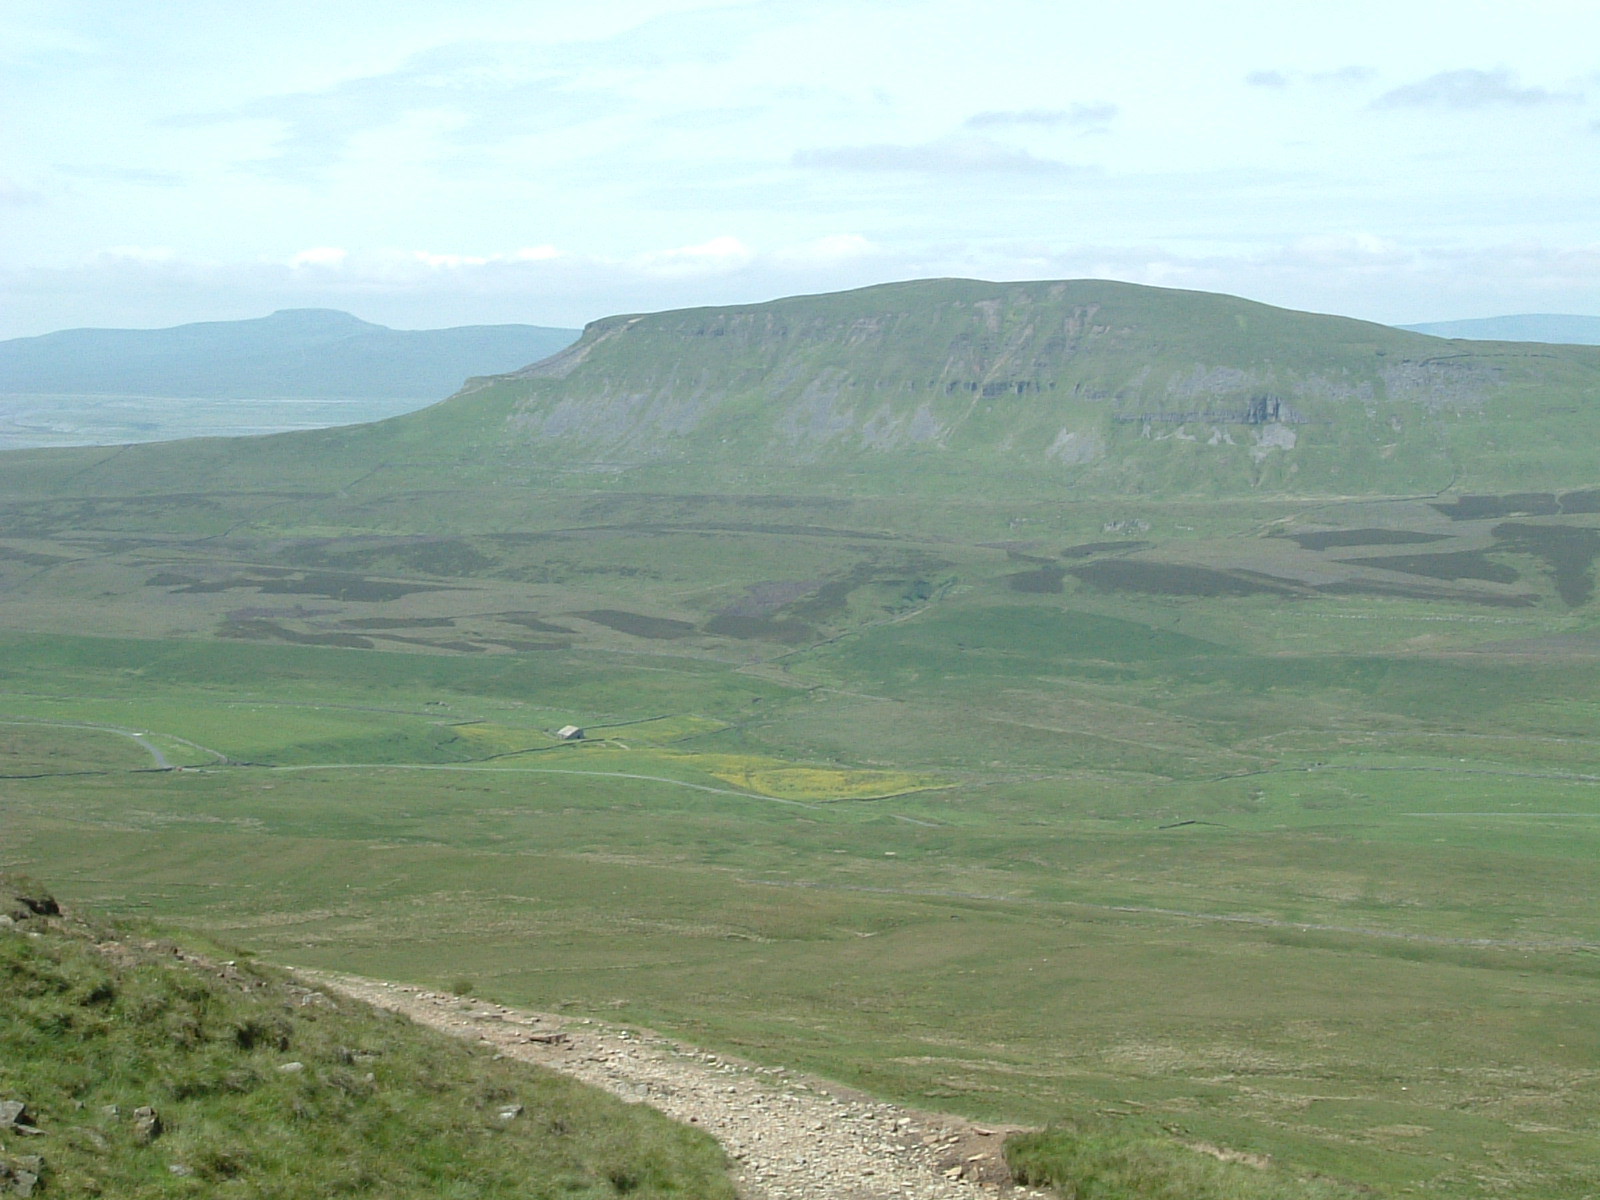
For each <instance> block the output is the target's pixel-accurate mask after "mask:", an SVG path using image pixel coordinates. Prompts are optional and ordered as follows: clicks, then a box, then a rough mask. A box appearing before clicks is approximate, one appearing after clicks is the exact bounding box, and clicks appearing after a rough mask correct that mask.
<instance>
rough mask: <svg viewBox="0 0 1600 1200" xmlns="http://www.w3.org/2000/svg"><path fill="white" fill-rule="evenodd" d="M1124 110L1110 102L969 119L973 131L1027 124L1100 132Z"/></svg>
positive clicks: (1003, 112) (987, 114)
mask: <svg viewBox="0 0 1600 1200" xmlns="http://www.w3.org/2000/svg"><path fill="white" fill-rule="evenodd" d="M1120 111H1121V109H1120V108H1118V106H1117V105H1115V104H1112V103H1111V102H1110V101H1108V100H1097V101H1094V102H1093V103H1088V104H1074V105H1072V106H1071V107H1070V108H1024V109H1017V110H994V111H989V112H980V113H973V114H972V116H970V117H968V118H967V120H966V125H967V128H969V129H994V128H1003V127H1006V126H1027V125H1042V126H1045V127H1047V128H1054V127H1056V126H1062V125H1065V126H1069V127H1075V128H1080V129H1083V128H1088V129H1099V128H1103V127H1105V126H1106V125H1109V124H1110V123H1111V122H1112V120H1113V119H1115V117H1116V116H1117V114H1118V113H1119V112H1120Z"/></svg>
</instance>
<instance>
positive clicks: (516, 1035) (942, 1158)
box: [301, 971, 1046, 1200]
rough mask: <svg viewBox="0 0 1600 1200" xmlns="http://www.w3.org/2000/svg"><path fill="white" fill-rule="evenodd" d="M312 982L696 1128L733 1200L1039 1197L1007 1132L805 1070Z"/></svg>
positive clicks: (386, 989) (406, 991) (451, 1001)
mask: <svg viewBox="0 0 1600 1200" xmlns="http://www.w3.org/2000/svg"><path fill="white" fill-rule="evenodd" d="M301 974H302V975H305V976H307V977H308V978H312V979H315V980H316V981H317V982H318V984H319V985H321V986H323V987H327V988H333V989H336V990H338V991H340V992H343V993H345V994H346V995H349V996H353V997H355V998H357V999H359V1000H364V1001H366V1002H368V1003H370V1004H374V1005H377V1006H379V1007H382V1008H387V1009H392V1010H394V1011H396V1012H400V1013H404V1014H405V1015H406V1016H408V1017H410V1018H411V1019H412V1020H415V1021H417V1022H419V1023H421V1024H424V1025H430V1026H432V1027H434V1028H435V1029H441V1030H444V1031H445V1032H447V1033H452V1034H455V1035H456V1036H458V1037H467V1038H473V1039H476V1040H478V1041H481V1042H484V1043H487V1044H489V1045H492V1046H494V1047H495V1048H496V1049H497V1050H498V1051H499V1052H500V1053H502V1054H506V1055H509V1056H511V1057H513V1058H519V1059H523V1060H525V1061H528V1062H533V1063H538V1064H539V1065H540V1066H544V1067H549V1068H551V1069H553V1070H557V1071H560V1072H562V1073H563V1074H566V1075H571V1076H573V1077H575V1078H577V1079H581V1080H582V1081H583V1082H585V1083H589V1084H594V1085H595V1086H597V1087H602V1088H604V1089H605V1090H606V1091H608V1092H611V1093H613V1094H614V1095H617V1096H621V1097H622V1098H623V1099H625V1100H633V1101H643V1102H646V1103H649V1104H651V1105H654V1106H655V1107H656V1108H658V1109H660V1110H661V1111H662V1112H665V1113H667V1114H668V1115H670V1116H673V1117H676V1118H677V1119H678V1120H680V1121H687V1122H690V1123H691V1124H695V1125H699V1126H700V1127H701V1128H703V1129H705V1130H706V1131H707V1132H709V1133H710V1134H712V1136H714V1137H715V1138H716V1139H717V1140H718V1141H719V1142H721V1143H722V1145H723V1147H724V1149H726V1150H727V1152H728V1156H729V1158H730V1159H732V1160H733V1165H734V1168H735V1169H734V1177H735V1179H736V1180H737V1181H738V1184H739V1190H740V1194H741V1196H744V1197H746V1200H976V1198H977V1197H982V1196H1006V1197H1012V1198H1014V1200H1023V1198H1025V1197H1043V1196H1045V1195H1046V1193H1044V1192H1036V1191H1032V1190H1030V1189H1025V1188H1018V1187H1014V1186H1012V1185H1011V1184H1010V1183H1009V1175H1008V1173H1007V1171H1006V1168H1005V1164H1004V1161H1003V1160H1002V1158H1001V1152H1000V1148H1001V1143H1002V1142H1003V1141H1004V1140H1005V1136H1006V1134H1007V1133H1008V1132H1010V1130H1009V1129H1007V1128H1006V1127H1003V1126H997V1125H975V1124H972V1123H970V1122H967V1121H963V1120H962V1119H960V1118H958V1117H949V1116H942V1115H937V1114H930V1113H923V1112H917V1111H915V1110H912V1109H905V1108H901V1107H899V1106H897V1105H893V1104H885V1103H883V1102H881V1101H878V1100H874V1099H872V1098H870V1097H868V1096H864V1095H862V1094H861V1093H859V1092H853V1091H851V1090H849V1089H847V1088H843V1087H839V1086H838V1085H836V1084H830V1083H827V1082H824V1081H822V1080H819V1079H815V1078H811V1077H809V1076H802V1075H799V1074H796V1073H794V1072H790V1071H785V1070H783V1069H781V1068H772V1067H759V1066H755V1065H753V1064H751V1063H747V1062H743V1061H740V1060H738V1059H732V1058H729V1057H727V1056H725V1055H717V1054H708V1053H705V1052H703V1051H698V1050H694V1049H692V1048H689V1047H686V1046H683V1045H680V1044H678V1043H676V1042H673V1041H671V1040H670V1039H667V1038H664V1037H660V1036H657V1035H654V1034H636V1033H632V1032H630V1031H628V1030H624V1029H619V1028H616V1027H612V1026H607V1025H604V1024H601V1023H599V1022H594V1021H589V1020H580V1019H573V1018H568V1017H561V1016H554V1015H551V1014H549V1013H535V1012H529V1011H526V1010H522V1009H514V1008H506V1007H504V1006H502V1005H498V1004H486V1003H484V1002H482V1001H478V1000H472V999H463V998H460V997H457V996H452V995H447V994H444V993H440V992H431V991H428V990H427V989H425V988H418V987H412V986H409V985H405V984H391V983H385V982H382V981H380V980H374V979H362V978H359V977H356V976H350V975H329V974H323V973H319V972H309V971H303V972H301Z"/></svg>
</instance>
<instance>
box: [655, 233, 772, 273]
mask: <svg viewBox="0 0 1600 1200" xmlns="http://www.w3.org/2000/svg"><path fill="white" fill-rule="evenodd" d="M755 257H756V254H755V251H753V250H752V249H750V247H749V246H747V245H745V244H744V243H743V242H741V241H740V240H739V239H738V238H736V237H731V236H726V235H724V236H723V237H714V238H712V239H711V240H710V241H708V242H700V243H699V244H698V245H694V246H675V247H673V248H672V249H670V250H654V251H651V252H649V253H646V254H641V255H638V256H637V257H636V258H635V259H634V261H635V262H636V263H637V264H638V265H639V266H640V267H642V268H644V269H645V270H647V271H650V272H653V273H660V274H666V275H698V274H711V273H716V272H722V271H730V270H736V269H738V268H740V267H744V266H748V265H749V264H750V263H751V262H753V261H754V260H755Z"/></svg>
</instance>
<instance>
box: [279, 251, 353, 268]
mask: <svg viewBox="0 0 1600 1200" xmlns="http://www.w3.org/2000/svg"><path fill="white" fill-rule="evenodd" d="M349 257H350V252H349V251H348V250H345V249H343V248H342V247H340V246H312V247H311V248H310V249H309V250H302V251H300V252H299V253H298V254H293V255H290V257H289V265H290V266H291V267H337V266H340V265H342V264H343V263H344V260H345V259H347V258H349Z"/></svg>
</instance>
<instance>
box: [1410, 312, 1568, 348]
mask: <svg viewBox="0 0 1600 1200" xmlns="http://www.w3.org/2000/svg"><path fill="white" fill-rule="evenodd" d="M1395 328H1397V329H1406V330H1410V331H1411V332H1413V333H1426V334H1431V335H1432V336H1434V337H1444V338H1468V339H1473V340H1479V341H1494V342H1550V343H1552V344H1554V345H1572V346H1600V317H1584V316H1577V315H1575V314H1572V313H1520V314H1518V315H1515V316H1507V317H1477V318H1474V319H1472V320H1467V321H1428V322H1425V323H1424V324H1421V325H1397V326H1395Z"/></svg>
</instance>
